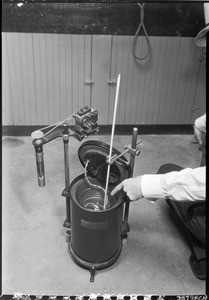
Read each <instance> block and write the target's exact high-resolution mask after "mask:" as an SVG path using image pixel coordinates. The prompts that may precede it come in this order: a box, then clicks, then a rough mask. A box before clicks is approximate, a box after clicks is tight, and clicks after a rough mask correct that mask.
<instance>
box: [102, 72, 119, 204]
mask: <svg viewBox="0 0 209 300" xmlns="http://www.w3.org/2000/svg"><path fill="white" fill-rule="evenodd" d="M120 79H121V74H119V75H118V78H117V86H116V94H115V106H114V113H113V122H112V133H111V140H110V151H109V158H108V166H107V177H106V186H105V196H104V206H103V209H105V208H106V205H107V202H108V197H107V191H108V183H109V177H110V162H111V154H112V147H113V138H114V132H115V121H116V113H117V105H118V98H119V89H120Z"/></svg>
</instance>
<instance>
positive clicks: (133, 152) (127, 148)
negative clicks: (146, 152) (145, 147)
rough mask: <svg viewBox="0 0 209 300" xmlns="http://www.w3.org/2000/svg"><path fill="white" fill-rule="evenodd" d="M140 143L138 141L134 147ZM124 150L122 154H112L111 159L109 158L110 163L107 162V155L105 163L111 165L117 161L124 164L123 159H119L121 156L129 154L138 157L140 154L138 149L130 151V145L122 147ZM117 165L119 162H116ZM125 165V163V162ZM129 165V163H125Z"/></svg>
mask: <svg viewBox="0 0 209 300" xmlns="http://www.w3.org/2000/svg"><path fill="white" fill-rule="evenodd" d="M140 143H141V140H139V141H138V142H137V143H136V145H138V144H140ZM124 149H126V150H125V151H124V152H123V153H121V154H119V155H117V154H114V155H113V156H112V157H111V161H109V155H107V157H106V162H107V163H108V164H110V165H112V164H113V163H114V162H115V161H116V162H117V160H121V161H123V162H125V161H124V160H123V159H121V156H123V155H124V154H126V153H130V154H131V155H134V156H136V155H137V156H138V155H139V154H140V149H139V148H136V149H132V148H131V145H130V144H129V145H125V146H124ZM118 163H119V161H118ZM125 163H126V162H125ZM127 164H129V163H127Z"/></svg>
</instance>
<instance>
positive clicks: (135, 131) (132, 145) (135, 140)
mask: <svg viewBox="0 0 209 300" xmlns="http://www.w3.org/2000/svg"><path fill="white" fill-rule="evenodd" d="M137 134H138V128H136V127H134V128H133V134H132V142H131V148H132V149H136V145H137ZM134 162H135V155H133V154H131V155H130V167H131V176H130V177H133V173H134ZM129 206H130V202H129V200H128V199H127V202H126V205H125V212H124V229H125V231H126V232H127V231H129V226H128V215H129Z"/></svg>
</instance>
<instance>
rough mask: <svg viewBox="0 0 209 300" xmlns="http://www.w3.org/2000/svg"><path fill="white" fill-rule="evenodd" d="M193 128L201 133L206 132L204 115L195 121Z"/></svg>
mask: <svg viewBox="0 0 209 300" xmlns="http://www.w3.org/2000/svg"><path fill="white" fill-rule="evenodd" d="M194 124H195V126H196V127H197V129H199V130H200V131H202V132H206V114H204V115H203V116H201V117H199V118H198V119H196V120H195V123H194Z"/></svg>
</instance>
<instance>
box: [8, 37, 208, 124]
mask: <svg viewBox="0 0 209 300" xmlns="http://www.w3.org/2000/svg"><path fill="white" fill-rule="evenodd" d="M132 41H133V37H131V36H118V35H117V36H116V35H114V36H111V35H107V36H105V35H70V34H39V33H36V34H35V33H33V34H32V33H2V44H3V45H2V62H3V68H2V72H3V74H2V75H3V81H2V84H3V94H2V96H3V125H47V124H52V123H54V122H58V121H60V120H63V119H64V118H66V117H67V116H68V115H70V114H71V113H73V112H76V111H77V110H78V109H79V108H80V107H82V106H83V105H84V104H91V105H93V106H95V107H97V109H98V110H99V123H100V124H101V125H102V124H111V122H112V115H113V107H114V99H115V89H116V85H115V84H114V82H116V79H117V75H118V74H119V73H120V74H121V76H122V80H121V89H120V98H119V106H118V114H117V124H192V123H193V121H194V119H195V118H196V117H197V116H199V115H200V114H202V113H204V111H205V102H206V101H205V84H206V81H205V61H202V62H200V61H199V60H198V58H197V56H198V54H199V53H200V49H198V48H197V47H196V46H195V44H194V39H193V38H190V37H150V43H151V48H152V54H151V56H149V58H148V59H145V60H142V61H141V60H136V59H134V57H133V55H132V53H131V46H132ZM146 51H147V44H146V40H145V38H144V37H142V36H140V37H139V38H138V41H137V46H136V54H137V55H138V56H143V55H145V54H146ZM91 81H93V85H91V84H89V83H91ZM108 82H113V84H108Z"/></svg>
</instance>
